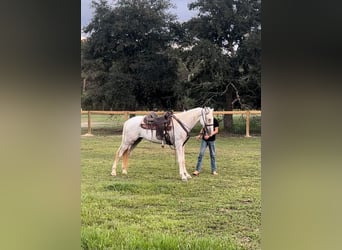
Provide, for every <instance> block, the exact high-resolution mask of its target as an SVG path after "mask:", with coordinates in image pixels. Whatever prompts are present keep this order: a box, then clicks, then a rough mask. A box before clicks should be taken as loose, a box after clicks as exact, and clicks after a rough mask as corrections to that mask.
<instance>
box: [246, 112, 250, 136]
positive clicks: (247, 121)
mask: <svg viewBox="0 0 342 250" xmlns="http://www.w3.org/2000/svg"><path fill="white" fill-rule="evenodd" d="M250 115H251V112H250V111H249V110H247V112H246V136H245V137H251V136H250V135H249V122H250Z"/></svg>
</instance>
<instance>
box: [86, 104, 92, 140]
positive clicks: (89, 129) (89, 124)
mask: <svg viewBox="0 0 342 250" xmlns="http://www.w3.org/2000/svg"><path fill="white" fill-rule="evenodd" d="M85 136H93V134H92V133H91V117H90V111H89V110H88V133H86V134H85Z"/></svg>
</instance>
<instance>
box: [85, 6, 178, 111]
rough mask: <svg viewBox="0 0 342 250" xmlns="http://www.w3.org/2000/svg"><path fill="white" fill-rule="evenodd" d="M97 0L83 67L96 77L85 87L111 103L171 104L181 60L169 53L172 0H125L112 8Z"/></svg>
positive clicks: (118, 105)
mask: <svg viewBox="0 0 342 250" xmlns="http://www.w3.org/2000/svg"><path fill="white" fill-rule="evenodd" d="M93 6H94V8H95V15H94V18H93V20H92V22H91V23H90V24H89V25H88V26H87V27H86V28H85V29H84V32H86V33H90V37H89V39H87V41H86V43H87V46H84V51H83V53H84V61H83V62H84V65H83V68H84V70H85V71H86V72H87V73H88V74H87V75H89V76H91V77H92V79H91V81H90V82H91V86H88V90H87V91H88V92H91V95H92V96H95V97H96V98H95V99H94V101H95V102H98V101H103V102H104V103H105V105H106V107H107V108H109V109H126V110H127V109H129V110H131V109H133V110H134V109H137V108H138V109H144V108H147V109H153V108H157V107H158V108H171V107H173V105H174V100H173V93H172V86H173V84H174V82H175V80H176V77H177V74H176V71H177V61H176V60H174V59H173V58H172V57H170V56H169V54H168V53H167V52H168V50H167V48H168V47H169V43H170V42H171V40H172V37H171V36H170V34H171V33H170V30H171V29H172V25H171V24H172V21H173V20H174V17H173V16H172V15H170V14H168V13H167V12H166V10H167V9H168V8H169V7H170V3H169V1H166V0H155V1H148V0H140V1H131V0H121V1H118V2H117V3H116V6H115V7H114V8H112V7H110V6H109V5H108V4H107V2H106V1H104V0H101V1H100V2H98V3H97V2H93ZM97 63H99V64H100V65H101V66H102V67H97V65H98V64H97ZM94 75H97V76H99V77H100V78H99V77H98V78H95V77H93V76H94Z"/></svg>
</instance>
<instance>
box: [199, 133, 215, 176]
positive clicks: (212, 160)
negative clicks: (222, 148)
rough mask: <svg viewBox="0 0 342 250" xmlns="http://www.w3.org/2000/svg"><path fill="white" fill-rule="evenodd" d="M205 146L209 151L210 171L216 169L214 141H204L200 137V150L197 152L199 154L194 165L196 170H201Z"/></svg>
mask: <svg viewBox="0 0 342 250" xmlns="http://www.w3.org/2000/svg"><path fill="white" fill-rule="evenodd" d="M207 147H209V153H210V165H211V172H214V171H216V153H215V141H205V140H203V139H202V142H201V148H200V152H199V155H198V161H197V165H196V170H197V171H198V172H200V171H201V168H202V160H203V155H204V153H205V149H206V148H207Z"/></svg>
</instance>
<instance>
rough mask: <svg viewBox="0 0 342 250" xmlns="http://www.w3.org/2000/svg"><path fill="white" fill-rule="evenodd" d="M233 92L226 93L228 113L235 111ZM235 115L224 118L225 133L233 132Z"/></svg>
mask: <svg viewBox="0 0 342 250" xmlns="http://www.w3.org/2000/svg"><path fill="white" fill-rule="evenodd" d="M232 102H233V92H232V91H231V90H228V91H227V93H226V108H225V110H226V111H232V110H233V104H232ZM233 125H234V124H233V115H224V116H223V128H224V131H226V132H228V133H232V132H233Z"/></svg>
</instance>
